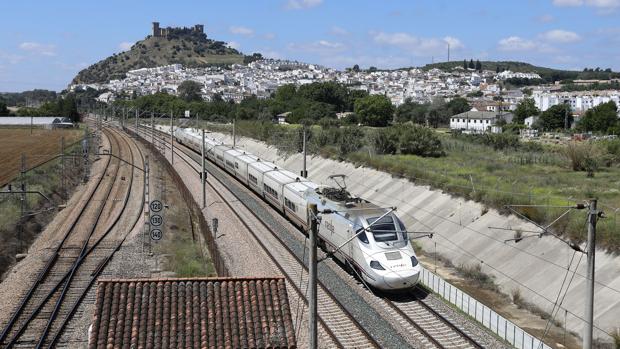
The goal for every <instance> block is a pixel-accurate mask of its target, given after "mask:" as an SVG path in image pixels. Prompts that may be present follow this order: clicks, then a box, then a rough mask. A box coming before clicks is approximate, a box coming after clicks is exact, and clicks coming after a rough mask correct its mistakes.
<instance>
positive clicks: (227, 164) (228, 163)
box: [226, 161, 234, 168]
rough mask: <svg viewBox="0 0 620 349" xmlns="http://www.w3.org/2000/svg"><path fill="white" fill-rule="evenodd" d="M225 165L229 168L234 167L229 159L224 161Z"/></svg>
mask: <svg viewBox="0 0 620 349" xmlns="http://www.w3.org/2000/svg"><path fill="white" fill-rule="evenodd" d="M226 166H228V167H230V168H233V167H234V166H233V163H232V162H230V161H226Z"/></svg>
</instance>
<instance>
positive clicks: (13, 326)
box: [0, 129, 144, 348]
mask: <svg viewBox="0 0 620 349" xmlns="http://www.w3.org/2000/svg"><path fill="white" fill-rule="evenodd" d="M105 132H106V134H107V136H108V139H109V140H110V153H113V154H114V153H116V154H115V155H117V156H120V157H122V156H123V154H124V156H126V157H129V158H130V159H131V163H132V164H133V163H134V160H135V159H134V148H135V149H136V150H135V151H137V152H138V153H139V155H140V157H141V158H142V160H144V157H143V155H142V153H141V150H140V148H138V147H137V146H135V147H132V145H131V144H130V142H129V141H127V139H126V137H125V136H123V135H122V134H121V133H119V132H117V131H113V130H111V129H106V131H105ZM134 145H135V144H134ZM121 170H122V172H121ZM127 170H129V171H127ZM125 172H128V173H125ZM134 172H135V169H134V168H131V167H129V168H127V166H125V168H122V166H121V161H120V160H118V159H112V157H107V159H106V164H105V166H104V169H103V171H102V173H101V176H100V177H99V178H98V179H97V183H96V185H95V186H94V188H93V189H92V191H91V192H90V193H89V194H88V197H87V199H86V200H85V201H84V202H83V203H82V205H81V206H80V207H77V208H76V210H77V212H78V213H77V215H76V216H75V217H74V218H73V219H72V220H71V223H70V225H69V227H68V229H66V231H65V232H64V234H63V238H62V239H61V241H60V243H58V245H57V246H56V247H55V248H54V249H53V252H52V253H51V255H50V257H49V258H48V260H47V262H46V264H45V266H44V267H43V268H42V269H41V271H40V272H39V273H38V275H37V276H36V278H35V280H33V282H32V285H31V286H30V288H29V289H28V291H27V292H26V294H25V296H24V297H23V298H22V299H21V301H20V302H19V304H18V305H17V307H16V308H15V310H14V311H13V313H12V316H11V318H10V319H9V321H8V322H7V323H6V324H5V325H4V327H3V330H2V332H1V333H0V345H1V346H2V347H7V348H10V347H29V348H30V347H36V348H41V347H54V346H56V344H58V340H59V339H60V337H61V335H62V334H63V332H64V331H65V329H66V325H67V323H68V321H69V320H70V319H71V317H72V316H73V315H74V314H75V312H76V310H77V308H78V306H79V304H80V302H81V301H82V300H83V299H84V296H85V294H86V292H87V291H88V289H89V288H90V287H91V286H92V284H93V283H94V280H95V279H96V277H97V276H98V275H99V273H100V272H101V271H102V269H103V267H104V266H105V264H106V263H107V262H108V261H109V260H110V259H111V257H112V255H113V254H114V252H115V251H116V250H118V248H119V247H120V244H121V243H122V241H124V239H125V237H126V236H127V234H128V233H129V231H131V230H132V229H130V230H129V231H127V233H126V234H124V236H123V235H121V238H114V237H110V236H109V235H110V232H112V231H113V230H114V229H115V228H116V227H117V225H118V222H119V221H120V220H121V217H122V216H123V215H124V213H125V210H126V208H127V205H128V202H129V199H130V197H131V193H132V190H133V189H132V188H133V182H134ZM119 173H124V174H125V176H128V177H129V179H128V180H126V179H125V176H121V175H119ZM124 184H126V186H125V185H124ZM125 187H126V188H125ZM112 195H123V200H122V202H121V201H117V200H109V198H110V197H111V196H112ZM143 204H144V202H143ZM140 208H141V209H142V207H140ZM139 217H140V215H139V214H138V215H137V217H136V220H135V222H134V226H135V224H136V223H137V222H138V218H139ZM102 227H105V228H102Z"/></svg>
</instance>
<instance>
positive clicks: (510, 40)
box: [498, 36, 538, 51]
mask: <svg viewBox="0 0 620 349" xmlns="http://www.w3.org/2000/svg"><path fill="white" fill-rule="evenodd" d="M537 47H538V44H537V43H536V42H534V41H532V40H527V39H523V38H521V37H518V36H510V37H507V38H504V39H501V40H500V41H499V43H498V49H499V50H500V51H530V50H535V49H536V48H537Z"/></svg>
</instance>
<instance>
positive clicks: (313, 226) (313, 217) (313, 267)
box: [308, 204, 319, 349]
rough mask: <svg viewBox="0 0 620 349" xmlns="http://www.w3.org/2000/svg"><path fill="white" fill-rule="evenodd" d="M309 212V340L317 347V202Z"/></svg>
mask: <svg viewBox="0 0 620 349" xmlns="http://www.w3.org/2000/svg"><path fill="white" fill-rule="evenodd" d="M308 206H309V211H310V212H309V213H310V246H309V247H308V248H309V249H310V251H308V252H309V257H310V258H309V260H308V278H309V281H310V282H309V283H308V287H309V288H310V290H309V292H308V310H309V311H310V314H309V319H308V326H309V327H308V331H309V333H308V340H309V343H310V344H309V348H310V349H316V348H317V294H316V293H317V289H316V283H317V281H316V279H317V259H316V248H317V244H316V238H317V235H318V230H319V229H318V220H319V218H318V214H319V212H318V210H317V206H316V204H310V205H308Z"/></svg>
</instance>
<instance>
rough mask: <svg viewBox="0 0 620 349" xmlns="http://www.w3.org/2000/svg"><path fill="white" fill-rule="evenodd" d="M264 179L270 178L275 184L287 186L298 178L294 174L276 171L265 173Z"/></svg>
mask: <svg viewBox="0 0 620 349" xmlns="http://www.w3.org/2000/svg"><path fill="white" fill-rule="evenodd" d="M291 175H292V176H291ZM265 177H269V178H272V179H273V180H275V181H276V182H278V183H280V184H287V183H291V182H295V181H296V180H297V179H298V177H295V174H294V173H292V172H290V171H287V170H281V169H278V170H276V171H269V172H267V173H265Z"/></svg>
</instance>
